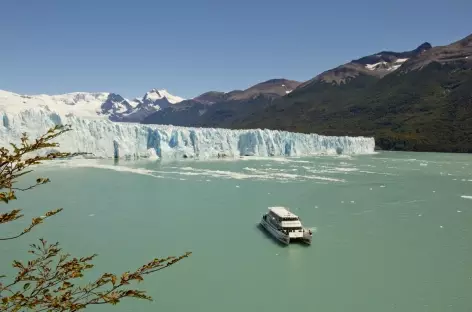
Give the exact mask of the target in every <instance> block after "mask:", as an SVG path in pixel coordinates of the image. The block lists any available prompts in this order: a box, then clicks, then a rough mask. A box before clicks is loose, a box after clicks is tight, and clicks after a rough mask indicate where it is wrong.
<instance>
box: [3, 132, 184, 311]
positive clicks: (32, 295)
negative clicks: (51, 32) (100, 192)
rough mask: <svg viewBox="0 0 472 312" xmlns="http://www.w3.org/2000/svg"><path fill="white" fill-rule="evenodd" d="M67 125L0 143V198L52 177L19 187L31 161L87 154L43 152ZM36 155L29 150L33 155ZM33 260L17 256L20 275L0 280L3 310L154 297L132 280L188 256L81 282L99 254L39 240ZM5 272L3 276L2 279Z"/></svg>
mask: <svg viewBox="0 0 472 312" xmlns="http://www.w3.org/2000/svg"><path fill="white" fill-rule="evenodd" d="M70 130H71V128H70V126H68V125H65V126H63V125H58V126H56V127H54V128H52V129H50V130H49V131H48V132H47V133H46V134H45V135H43V136H41V137H39V138H37V139H36V140H35V141H34V142H30V141H29V139H28V136H27V135H26V133H24V134H23V135H22V138H21V146H17V145H15V144H11V146H12V151H10V150H9V149H7V148H4V147H2V148H0V191H2V192H1V193H0V200H1V201H3V202H4V203H9V202H10V201H12V200H15V199H17V197H16V191H27V190H31V189H33V188H35V187H37V186H39V185H42V184H46V183H48V182H50V180H49V179H47V178H38V179H36V182H35V183H34V184H32V185H30V186H29V187H26V188H17V187H15V185H16V183H17V182H18V180H17V179H18V178H19V177H21V176H23V175H25V174H28V173H31V172H32V170H31V169H30V168H32V167H33V166H36V165H39V164H41V163H42V162H44V161H51V160H55V159H66V158H70V157H74V156H77V155H81V154H83V153H62V152H48V153H45V154H44V155H42V156H41V155H40V153H38V152H39V151H40V150H43V149H48V148H55V147H58V146H59V144H57V143H53V142H51V141H52V140H53V139H54V138H56V137H58V136H59V135H61V134H63V133H65V132H67V131H70ZM32 153H33V154H36V155H31V154H32ZM61 211H62V208H61V209H54V210H51V211H48V212H47V213H45V214H44V216H41V217H36V218H33V220H32V222H31V224H30V225H29V226H28V227H27V228H25V229H24V230H23V231H21V232H20V233H18V234H17V235H13V236H9V237H4V238H0V240H12V239H15V238H18V237H20V236H23V235H25V234H26V233H29V232H30V231H31V230H32V229H33V228H34V227H36V226H38V225H39V224H41V223H42V222H43V221H44V220H45V219H47V218H50V217H52V216H54V215H56V214H57V213H59V212H61ZM22 217H23V215H22V214H21V210H20V209H14V210H11V211H8V212H5V213H2V214H0V224H6V223H9V222H12V221H15V220H17V219H20V218H22ZM29 253H31V254H32V255H33V257H34V258H33V259H32V260H29V261H27V262H20V261H16V260H15V261H14V262H13V267H14V268H16V269H17V270H18V272H17V275H16V277H15V278H14V279H13V280H12V281H11V282H9V283H0V311H19V310H25V309H31V310H34V311H78V310H82V309H84V308H86V307H87V306H88V305H96V304H117V303H118V302H120V300H121V299H123V298H138V299H147V300H152V298H151V297H150V296H148V295H147V294H146V292H144V291H140V290H135V289H129V288H127V287H128V285H130V282H132V281H137V282H140V281H142V280H143V276H145V275H147V274H151V273H154V272H156V271H159V270H162V269H164V268H167V267H169V266H171V265H173V264H175V263H177V262H178V261H180V260H182V259H184V258H186V257H188V256H189V255H190V254H191V253H190V252H187V253H185V254H183V255H181V256H179V257H167V258H162V259H157V258H156V259H154V260H152V261H151V262H149V263H147V264H145V265H143V266H141V267H140V268H138V269H137V270H135V271H132V272H125V273H123V274H121V275H115V274H111V273H104V274H102V275H101V276H100V277H99V278H97V279H96V280H94V281H92V282H90V283H88V284H86V285H82V286H80V285H77V282H79V279H80V278H82V277H83V275H84V272H85V271H87V270H89V269H91V268H92V267H93V264H91V261H92V260H93V259H94V258H95V257H96V256H97V255H92V256H88V257H81V258H77V257H71V255H69V254H67V253H63V252H62V249H61V248H60V247H59V243H53V244H51V243H48V242H47V241H45V240H44V239H40V244H38V245H36V244H33V245H31V250H30V251H29ZM4 279H5V276H0V282H2V281H3V280H4Z"/></svg>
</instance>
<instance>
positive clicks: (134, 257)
mask: <svg viewBox="0 0 472 312" xmlns="http://www.w3.org/2000/svg"><path fill="white" fill-rule="evenodd" d="M38 175H39V176H47V177H49V178H50V179H51V181H52V182H51V183H50V184H47V185H44V186H41V187H38V188H36V189H34V190H31V191H28V192H25V193H21V194H19V196H18V197H19V200H17V201H16V202H13V203H11V204H9V205H4V206H3V207H2V211H5V210H6V209H7V208H8V209H13V208H23V209H24V210H25V211H24V213H25V215H26V217H27V218H25V219H24V220H21V221H17V222H15V223H14V226H13V225H8V226H4V230H3V231H2V234H5V235H6V234H8V233H14V231H15V230H21V229H23V227H24V226H26V225H27V223H28V222H29V220H30V217H33V216H39V215H41V214H43V213H44V212H45V211H47V210H49V209H53V208H58V207H63V208H64V211H63V212H62V213H60V214H59V215H57V216H55V217H53V218H51V219H48V220H47V221H46V222H45V224H43V225H41V226H39V227H37V228H36V229H35V230H34V231H33V232H31V233H30V234H28V235H27V236H23V237H22V238H19V239H17V240H15V241H8V242H1V243H0V267H1V271H0V272H1V273H8V274H11V272H12V269H11V261H12V260H13V259H28V257H29V256H28V254H27V253H26V251H27V248H28V245H29V244H30V243H33V242H35V241H37V239H38V238H40V237H44V238H45V239H47V240H49V241H56V240H58V241H59V242H60V243H61V246H62V247H63V248H64V250H65V251H67V252H70V253H72V254H73V255H74V256H86V255H90V254H93V253H98V254H99V256H98V257H97V258H96V259H95V261H94V264H95V265H96V266H95V268H94V269H93V270H91V271H90V274H89V275H87V277H89V278H92V277H94V276H95V275H96V274H98V273H102V272H113V273H121V272H124V271H126V270H131V269H136V268H137V267H139V266H140V265H142V264H144V263H146V262H147V261H150V260H152V259H153V258H155V257H165V256H168V255H175V256H177V255H180V254H183V253H184V252H186V251H192V252H193V254H192V255H191V256H190V257H189V258H187V259H184V260H183V261H182V262H180V263H177V264H176V265H175V266H172V267H170V268H168V269H165V270H163V271H160V272H157V273H156V274H153V275H150V276H147V277H146V279H145V282H143V283H141V284H139V286H138V287H139V288H141V289H145V290H147V291H148V294H149V295H150V296H152V297H153V298H154V301H153V302H148V301H140V300H134V299H125V300H124V301H123V302H121V303H120V304H118V305H117V306H103V305H102V306H96V307H91V308H89V309H87V311H158V310H160V311H163V310H167V311H209V312H212V311H228V312H231V311H272V312H277V311H284V312H286V311H294V310H307V311H308V310H309V311H323V312H331V311H332V312H339V311H352V312H357V311H359V312H379V311H415V312H421V311H428V312H434V311H438V312H439V311H440V312H444V311H464V312H466V311H467V312H470V311H471V310H472V243H471V242H472V230H471V224H472V157H471V155H465V154H436V153H400V152H380V153H377V154H375V155H364V156H352V157H349V156H336V157H334V156H319V157H307V158H272V159H271V158H250V157H247V158H244V159H240V160H231V161H230V160H218V161H216V160H215V161H192V160H189V161H180V162H159V161H146V160H140V161H120V162H118V163H115V162H114V161H113V160H100V161H98V160H74V161H70V162H56V163H55V164H54V165H45V166H43V167H40V168H38V169H36V171H35V172H34V173H32V174H30V175H29V176H30V178H31V181H33V179H35V178H36V176H38ZM280 205H281V206H287V207H289V208H290V209H291V210H292V211H293V212H294V213H296V214H298V215H299V216H300V218H301V219H302V222H303V223H304V225H306V226H308V227H312V228H314V230H315V233H314V238H313V243H312V245H311V246H309V247H306V246H303V245H299V244H294V245H290V246H288V247H283V246H280V245H279V244H277V243H276V242H275V241H274V239H272V238H271V237H269V236H268V235H267V234H266V233H265V232H263V231H262V230H261V229H260V228H258V227H257V224H258V222H259V220H260V218H261V216H262V214H263V213H264V212H266V211H267V208H268V207H269V206H280Z"/></svg>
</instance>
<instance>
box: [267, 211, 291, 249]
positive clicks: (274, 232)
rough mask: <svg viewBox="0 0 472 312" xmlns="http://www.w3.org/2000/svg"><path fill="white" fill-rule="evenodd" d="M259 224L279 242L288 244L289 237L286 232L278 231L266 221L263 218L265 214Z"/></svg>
mask: <svg viewBox="0 0 472 312" xmlns="http://www.w3.org/2000/svg"><path fill="white" fill-rule="evenodd" d="M260 224H261V226H262V227H263V228H264V229H265V230H266V231H267V232H269V234H270V235H272V236H273V237H274V238H275V239H277V240H278V241H279V242H281V243H282V244H284V245H288V244H290V237H289V236H288V235H287V234H285V233H283V232H280V231H279V230H277V229H276V228H275V227H273V226H272V225H271V224H270V223H269V222H267V221H266V220H265V216H263V217H262V219H261V222H260Z"/></svg>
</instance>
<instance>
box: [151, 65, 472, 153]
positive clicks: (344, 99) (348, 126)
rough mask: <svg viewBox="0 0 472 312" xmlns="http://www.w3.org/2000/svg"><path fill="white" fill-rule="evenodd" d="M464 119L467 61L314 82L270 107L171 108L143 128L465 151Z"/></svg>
mask: <svg viewBox="0 0 472 312" xmlns="http://www.w3.org/2000/svg"><path fill="white" fill-rule="evenodd" d="M202 112H204V114H203V115H202ZM471 119H472V62H471V61H470V60H468V61H454V62H453V61H451V62H448V63H445V64H442V63H438V62H431V63H430V64H429V65H427V66H425V67H423V68H421V69H419V70H416V69H415V70H411V71H409V72H392V73H390V74H388V75H386V76H385V77H383V78H381V79H380V78H376V77H374V76H368V75H364V74H362V73H361V74H359V76H357V77H356V78H354V79H352V80H350V81H349V82H347V83H343V84H341V85H333V84H330V83H325V82H319V81H317V82H313V83H311V84H310V85H309V86H307V87H304V88H301V89H295V90H294V91H293V92H291V93H290V94H288V95H287V96H284V97H281V98H278V99H275V100H272V99H267V98H264V97H259V98H254V99H251V100H249V101H246V102H244V101H240V102H237V103H235V102H221V103H217V104H212V105H203V104H200V105H193V106H191V105H188V107H186V108H185V109H181V108H179V109H177V108H176V107H171V108H166V109H165V110H162V111H159V112H156V113H154V114H153V115H151V116H149V117H148V118H147V119H146V120H145V121H144V122H146V123H160V124H165V123H170V124H174V125H180V126H197V127H198V126H206V127H222V128H231V129H254V128H267V129H278V130H287V131H296V132H304V133H318V134H324V135H350V136H359V135H361V136H373V137H375V139H376V144H377V145H378V147H380V148H382V149H389V150H390V149H399V150H411V151H441V152H472V141H471V140H470V137H471V136H472V123H471V122H470V120H471Z"/></svg>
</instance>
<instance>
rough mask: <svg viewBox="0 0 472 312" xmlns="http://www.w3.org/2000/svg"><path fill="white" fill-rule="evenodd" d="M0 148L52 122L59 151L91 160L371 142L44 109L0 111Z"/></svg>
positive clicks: (365, 150)
mask: <svg viewBox="0 0 472 312" xmlns="http://www.w3.org/2000/svg"><path fill="white" fill-rule="evenodd" d="M0 114H1V115H2V120H3V122H2V123H1V125H0V145H1V146H5V147H8V146H9V144H10V143H17V142H19V139H20V137H21V134H22V133H23V132H26V133H28V135H29V137H30V138H31V139H34V138H36V137H38V136H40V135H42V134H44V133H45V132H46V131H47V130H48V129H49V128H50V127H53V126H54V125H56V124H70V125H71V126H72V131H69V132H67V133H65V134H63V135H62V136H60V137H58V138H57V139H56V142H58V143H59V144H60V150H61V151H63V152H87V153H91V157H95V158H112V157H114V158H137V157H151V158H156V157H159V158H162V159H179V158H193V157H195V158H199V159H208V158H217V157H239V156H263V157H264V156H308V155H317V154H318V155H319V154H347V155H352V154H370V153H373V152H374V147H375V142H374V139H373V138H367V137H347V136H343V137H329V136H322V135H317V134H302V133H292V132H286V131H277V130H261V129H255V130H229V129H212V128H186V127H175V126H168V125H142V124H133V123H117V122H111V121H108V120H103V119H93V118H82V117H76V116H61V115H59V114H58V113H55V112H53V111H48V110H47V109H44V108H28V109H25V110H22V111H20V112H14V113H12V112H7V111H1V112H0Z"/></svg>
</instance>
